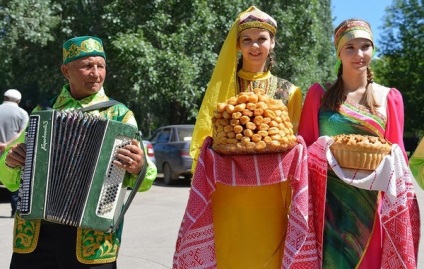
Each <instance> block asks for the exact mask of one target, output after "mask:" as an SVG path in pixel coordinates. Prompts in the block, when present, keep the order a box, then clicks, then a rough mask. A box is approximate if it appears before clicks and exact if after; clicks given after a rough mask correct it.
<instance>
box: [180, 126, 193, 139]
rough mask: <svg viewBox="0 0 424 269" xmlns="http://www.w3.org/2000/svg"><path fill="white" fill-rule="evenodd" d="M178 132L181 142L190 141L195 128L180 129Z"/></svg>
mask: <svg viewBox="0 0 424 269" xmlns="http://www.w3.org/2000/svg"><path fill="white" fill-rule="evenodd" d="M177 132H178V139H179V141H190V140H191V136H192V134H193V128H179V129H178V131H177Z"/></svg>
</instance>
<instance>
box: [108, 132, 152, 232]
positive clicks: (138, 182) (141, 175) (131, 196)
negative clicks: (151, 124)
mask: <svg viewBox="0 0 424 269" xmlns="http://www.w3.org/2000/svg"><path fill="white" fill-rule="evenodd" d="M139 136H140V141H142V134H141V132H140V131H139ZM143 158H144V165H143V168H142V169H141V171H140V173H139V174H138V177H137V180H136V182H135V184H134V186H133V187H132V190H131V192H130V194H129V195H128V198H127V200H126V201H125V204H124V205H123V208H122V211H121V213H120V214H119V216H118V218H117V219H116V222H115V224H114V225H113V226H112V227H111V231H116V229H118V227H119V225H120V224H121V222H122V220H123V219H124V215H125V213H126V212H127V210H128V208H129V207H130V205H131V203H132V200H133V199H134V196H135V195H136V193H137V192H138V189H139V188H140V186H141V184H142V183H143V181H144V177H145V176H146V172H147V166H148V164H147V157H146V153H144V154H143Z"/></svg>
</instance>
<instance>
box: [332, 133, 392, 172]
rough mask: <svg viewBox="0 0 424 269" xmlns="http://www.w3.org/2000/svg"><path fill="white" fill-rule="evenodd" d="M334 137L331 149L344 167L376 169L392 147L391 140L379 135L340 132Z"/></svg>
mask: <svg viewBox="0 0 424 269" xmlns="http://www.w3.org/2000/svg"><path fill="white" fill-rule="evenodd" d="M332 138H333V140H334V143H333V144H332V145H331V146H330V150H331V152H332V153H333V155H334V158H336V160H337V162H338V164H339V165H340V167H343V168H351V169H362V170H375V169H376V168H377V167H378V165H379V164H380V163H381V161H382V160H383V158H384V157H385V156H386V155H388V154H390V151H391V149H392V145H391V143H390V142H389V141H387V140H386V139H384V138H380V137H377V136H369V135H358V134H340V135H336V136H333V137H332Z"/></svg>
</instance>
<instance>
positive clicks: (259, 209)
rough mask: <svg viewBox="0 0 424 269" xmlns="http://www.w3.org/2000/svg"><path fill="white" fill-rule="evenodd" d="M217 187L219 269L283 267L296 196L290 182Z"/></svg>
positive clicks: (214, 198)
mask: <svg viewBox="0 0 424 269" xmlns="http://www.w3.org/2000/svg"><path fill="white" fill-rule="evenodd" d="M216 187H217V188H216V191H215V192H214V193H213V194H212V209H213V225H214V233H215V252H216V259H217V265H218V267H217V268H218V269H259V268H267V269H271V268H272V269H277V268H278V269H279V268H281V260H282V255H283V250H284V241H285V238H286V230H287V222H288V213H289V207H290V202H291V196H292V194H291V189H290V186H289V182H288V181H285V182H282V183H278V184H272V185H267V186H259V187H233V186H227V185H224V184H221V183H218V184H217V185H216Z"/></svg>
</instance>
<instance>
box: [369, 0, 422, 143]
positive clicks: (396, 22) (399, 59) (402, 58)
mask: <svg viewBox="0 0 424 269" xmlns="http://www.w3.org/2000/svg"><path fill="white" fill-rule="evenodd" d="M386 11H387V13H386V16H385V23H384V27H383V29H384V32H383V38H382V42H381V48H380V54H381V60H379V61H377V63H376V73H377V75H378V77H377V79H378V81H381V83H382V84H384V85H390V86H391V87H395V88H397V89H399V90H400V91H401V92H402V96H403V99H404V103H405V130H406V132H407V134H406V135H412V134H414V133H415V134H418V133H421V135H422V134H423V132H424V121H423V120H422V119H423V118H424V110H423V108H422V104H424V94H423V89H424V75H423V74H424V73H423V70H424V46H423V44H424V8H423V2H422V1H419V0H394V1H393V3H392V5H391V6H390V7H388V8H387V9H386Z"/></svg>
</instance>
